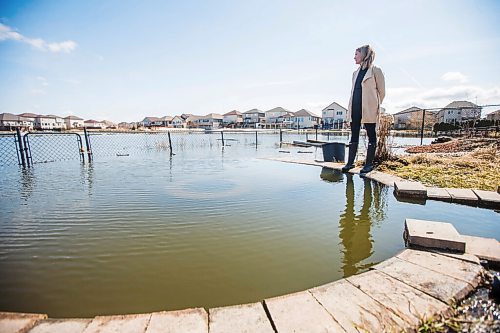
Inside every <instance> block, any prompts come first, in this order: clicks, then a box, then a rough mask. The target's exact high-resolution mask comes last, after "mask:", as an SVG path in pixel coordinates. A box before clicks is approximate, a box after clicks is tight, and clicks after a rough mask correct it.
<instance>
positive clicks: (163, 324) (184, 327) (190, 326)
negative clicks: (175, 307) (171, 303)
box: [146, 308, 208, 333]
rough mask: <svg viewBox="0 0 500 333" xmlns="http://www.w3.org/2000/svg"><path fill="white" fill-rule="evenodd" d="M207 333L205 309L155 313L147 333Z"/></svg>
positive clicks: (152, 315)
mask: <svg viewBox="0 0 500 333" xmlns="http://www.w3.org/2000/svg"><path fill="white" fill-rule="evenodd" d="M183 332H190V333H207V332H208V315H207V312H206V311H205V309H203V308H195V309H186V310H180V311H162V312H153V313H152V314H151V319H150V321H149V325H148V328H147V330H146V333H183Z"/></svg>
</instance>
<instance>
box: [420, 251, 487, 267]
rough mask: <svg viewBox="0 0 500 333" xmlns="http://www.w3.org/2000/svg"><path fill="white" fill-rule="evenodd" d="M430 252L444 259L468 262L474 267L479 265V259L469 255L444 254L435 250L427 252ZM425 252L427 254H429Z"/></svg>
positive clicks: (444, 252)
mask: <svg viewBox="0 0 500 333" xmlns="http://www.w3.org/2000/svg"><path fill="white" fill-rule="evenodd" d="M429 251H430V252H433V253H437V254H439V255H442V256H445V257H450V258H455V259H458V260H462V261H466V262H470V263H472V264H476V265H481V260H479V258H478V257H477V256H475V255H473V254H471V253H452V252H446V251H442V250H435V249H431V250H429ZM429 251H427V252H429Z"/></svg>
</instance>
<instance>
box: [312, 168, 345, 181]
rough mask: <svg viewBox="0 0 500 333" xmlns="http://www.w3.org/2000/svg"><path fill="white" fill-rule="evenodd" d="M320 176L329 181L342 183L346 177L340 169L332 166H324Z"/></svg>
mask: <svg viewBox="0 0 500 333" xmlns="http://www.w3.org/2000/svg"><path fill="white" fill-rule="evenodd" d="M319 177H320V178H321V179H323V180H324V181H327V182H329V183H340V182H342V180H343V179H344V175H343V174H342V173H341V172H340V171H337V170H333V169H330V168H322V169H321V173H320V175H319ZM351 181H352V178H351Z"/></svg>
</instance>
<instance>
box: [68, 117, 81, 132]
mask: <svg viewBox="0 0 500 333" xmlns="http://www.w3.org/2000/svg"><path fill="white" fill-rule="evenodd" d="M64 124H65V125H66V128H67V129H71V128H83V126H84V125H85V124H84V121H83V119H82V118H80V117H77V116H67V117H64Z"/></svg>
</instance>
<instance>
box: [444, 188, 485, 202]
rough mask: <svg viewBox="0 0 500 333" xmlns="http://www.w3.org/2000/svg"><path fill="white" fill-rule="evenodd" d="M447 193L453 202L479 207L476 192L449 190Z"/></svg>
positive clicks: (458, 189) (459, 189)
mask: <svg viewBox="0 0 500 333" xmlns="http://www.w3.org/2000/svg"><path fill="white" fill-rule="evenodd" d="M446 191H448V193H449V194H450V196H451V201H452V202H458V203H463V204H468V205H477V203H478V201H479V199H478V197H477V196H476V195H475V194H474V192H473V191H472V190H471V189H468V188H447V189H446Z"/></svg>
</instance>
